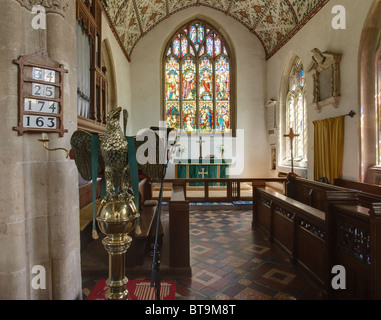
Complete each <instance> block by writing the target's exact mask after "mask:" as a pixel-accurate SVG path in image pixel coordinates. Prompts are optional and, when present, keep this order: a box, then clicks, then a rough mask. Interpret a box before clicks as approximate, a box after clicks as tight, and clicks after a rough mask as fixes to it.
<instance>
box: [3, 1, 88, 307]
mask: <svg viewBox="0 0 381 320" xmlns="http://www.w3.org/2000/svg"><path fill="white" fill-rule="evenodd" d="M55 3H56V2H51V1H25V0H18V1H16V0H1V1H0V7H1V12H2V19H1V20H0V43H1V47H0V75H1V79H2V81H1V82H0V105H1V110H2V116H1V117H0V136H1V146H2V152H1V154H0V176H1V179H0V201H1V202H0V203H1V204H0V252H1V255H0V299H12V300H15V299H80V298H81V291H82V290H81V268H80V239H79V234H80V233H79V200H78V187H77V186H78V174H77V169H76V167H75V164H74V162H73V161H71V160H69V159H66V155H65V153H64V152H48V151H46V150H45V149H44V148H43V146H42V144H41V143H40V142H39V141H38V139H39V138H40V137H41V134H33V133H24V135H23V136H18V133H17V132H16V131H13V129H12V128H13V127H14V126H15V125H17V121H18V120H17V119H18V111H17V110H18V107H17V106H18V67H17V65H15V64H13V63H12V61H13V60H16V59H18V58H19V57H20V56H21V55H28V54H32V53H36V52H37V51H38V50H40V49H46V50H47V52H48V54H49V56H50V58H52V59H53V60H56V61H58V62H60V63H62V64H63V65H64V67H65V68H66V69H68V70H69V73H68V74H67V75H66V76H65V80H64V81H65V92H64V101H65V103H64V106H63V108H64V126H65V128H66V129H68V131H69V132H68V133H66V134H65V135H64V137H63V138H59V136H58V134H49V139H50V142H49V147H50V148H55V147H65V148H70V143H69V142H70V137H71V134H72V133H73V131H74V130H75V129H76V127H77V114H76V87H77V85H76V79H77V74H76V51H75V50H73V48H75V41H76V39H75V26H76V24H75V23H76V22H75V5H74V4H75V2H74V1H67V0H66V1H59V2H57V4H55ZM35 4H42V5H45V6H46V9H47V10H46V22H47V25H46V29H45V30H44V29H38V30H35V29H33V28H32V19H33V17H34V14H33V13H32V12H31V9H32V5H35ZM35 265H42V266H44V267H45V270H46V289H45V290H35V289H33V288H32V286H31V281H32V278H33V277H34V276H35V275H36V274H33V273H32V268H33V266H35Z"/></svg>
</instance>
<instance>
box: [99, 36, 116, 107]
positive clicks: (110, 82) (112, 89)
mask: <svg viewBox="0 0 381 320" xmlns="http://www.w3.org/2000/svg"><path fill="white" fill-rule="evenodd" d="M103 67H104V68H106V78H107V106H108V110H112V109H114V108H116V107H117V106H118V95H117V90H118V89H117V82H116V76H115V65H114V58H113V55H112V51H111V47H110V41H109V40H108V39H107V38H106V39H104V40H103V41H102V68H103Z"/></svg>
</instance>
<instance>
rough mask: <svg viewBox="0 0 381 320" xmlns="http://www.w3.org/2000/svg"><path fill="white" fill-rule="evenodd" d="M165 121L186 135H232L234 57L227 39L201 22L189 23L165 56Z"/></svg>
mask: <svg viewBox="0 0 381 320" xmlns="http://www.w3.org/2000/svg"><path fill="white" fill-rule="evenodd" d="M164 55H165V56H164V60H163V61H164V63H163V74H164V84H165V85H164V95H163V96H164V108H163V109H164V112H163V114H164V119H165V120H166V121H167V125H168V127H171V128H176V129H181V131H182V132H185V133H197V132H199V133H231V132H232V130H234V122H233V121H232V115H233V106H232V99H231V97H232V85H231V84H232V72H231V67H232V65H231V54H230V49H229V47H228V44H227V43H226V41H225V39H224V37H223V36H222V35H221V34H220V33H219V32H218V31H217V30H216V29H215V28H214V27H213V26H211V25H209V24H208V23H206V22H204V21H201V20H194V21H192V22H190V23H187V24H186V25H184V26H183V27H182V28H180V29H179V30H178V31H177V32H175V33H174V34H173V36H172V37H171V38H170V40H169V41H168V44H167V45H166V48H165V53H164Z"/></svg>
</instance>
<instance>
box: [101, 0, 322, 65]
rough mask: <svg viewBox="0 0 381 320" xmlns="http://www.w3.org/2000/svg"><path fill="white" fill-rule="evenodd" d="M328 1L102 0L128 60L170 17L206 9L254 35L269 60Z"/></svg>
mask: <svg viewBox="0 0 381 320" xmlns="http://www.w3.org/2000/svg"><path fill="white" fill-rule="evenodd" d="M328 1H329V0H104V1H103V2H104V4H105V11H106V13H107V15H108V17H109V22H110V25H111V27H112V28H113V29H114V31H115V34H116V36H117V37H118V38H119V40H120V43H121V46H122V49H123V50H124V52H125V54H126V56H127V58H128V59H130V57H131V54H132V51H133V48H134V47H135V45H136V43H137V42H138V41H139V39H140V38H141V37H143V36H144V35H145V34H146V33H147V32H149V31H150V30H151V29H152V28H153V27H155V26H156V25H157V24H159V23H160V22H161V21H163V20H165V19H166V18H168V17H169V16H170V15H172V14H174V13H176V12H178V11H180V10H183V9H186V8H189V7H192V6H206V7H209V8H213V9H216V10H218V11H221V12H224V13H225V14H226V15H227V16H230V17H232V18H234V19H236V20H238V21H239V22H240V23H242V24H243V25H244V26H245V27H246V28H248V29H249V30H250V31H251V32H252V33H253V36H257V37H258V38H259V40H260V42H261V43H262V45H263V47H264V50H265V52H266V58H267V59H270V58H271V56H273V55H274V54H275V53H276V52H277V51H278V50H279V49H280V48H281V47H282V46H283V45H284V44H285V43H286V42H287V41H288V40H290V39H291V38H292V36H293V35H294V34H295V33H296V32H297V31H298V30H299V29H300V28H301V27H302V26H303V25H304V24H305V23H307V21H309V20H310V18H311V17H312V16H314V15H315V14H316V13H317V12H318V11H319V10H320V9H321V8H322V7H323V6H324V5H325V4H326V3H327V2H328Z"/></svg>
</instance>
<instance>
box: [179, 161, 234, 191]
mask: <svg viewBox="0 0 381 320" xmlns="http://www.w3.org/2000/svg"><path fill="white" fill-rule="evenodd" d="M174 162H175V175H176V178H178V179H227V178H230V167H231V163H232V161H231V159H175V160H174ZM189 185H190V186H204V183H203V182H191V183H189ZM218 185H220V186H226V183H216V182H210V183H209V186H218Z"/></svg>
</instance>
